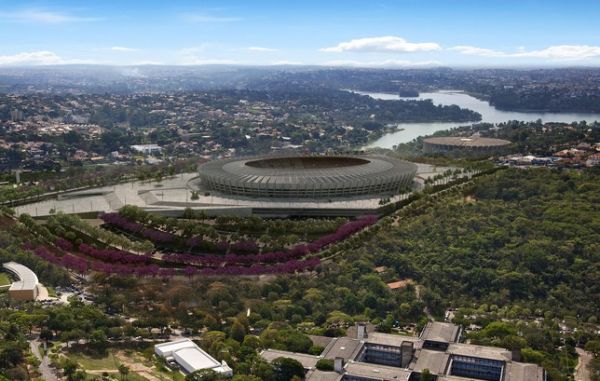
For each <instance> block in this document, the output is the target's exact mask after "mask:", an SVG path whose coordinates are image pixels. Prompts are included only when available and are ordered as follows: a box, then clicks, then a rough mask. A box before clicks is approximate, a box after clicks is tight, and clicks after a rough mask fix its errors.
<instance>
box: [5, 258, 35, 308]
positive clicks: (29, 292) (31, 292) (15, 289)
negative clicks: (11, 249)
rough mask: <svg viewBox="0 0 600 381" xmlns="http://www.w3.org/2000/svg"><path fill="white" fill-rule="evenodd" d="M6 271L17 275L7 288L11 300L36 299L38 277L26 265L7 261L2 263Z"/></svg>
mask: <svg viewBox="0 0 600 381" xmlns="http://www.w3.org/2000/svg"><path fill="white" fill-rule="evenodd" d="M2 267H4V269H5V270H6V271H8V272H9V273H11V274H12V275H13V276H15V277H17V279H18V280H17V281H16V282H13V283H12V284H11V286H10V288H9V289H8V296H9V297H10V298H11V299H12V300H36V299H37V297H38V294H39V282H38V278H37V276H36V275H35V273H34V272H33V271H31V270H30V269H29V268H28V267H26V266H23V265H22V264H19V263H17V262H7V263H5V264H3V265H2Z"/></svg>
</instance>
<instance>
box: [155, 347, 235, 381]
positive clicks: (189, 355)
mask: <svg viewBox="0 0 600 381" xmlns="http://www.w3.org/2000/svg"><path fill="white" fill-rule="evenodd" d="M154 353H155V354H156V355H157V356H159V357H162V358H164V359H165V360H166V361H167V363H171V364H173V363H175V364H177V366H179V368H181V370H182V371H183V373H186V374H189V373H194V372H196V371H198V370H202V369H211V370H213V371H215V372H217V373H220V374H222V375H224V376H228V377H231V376H232V375H233V371H232V370H231V368H230V367H229V366H228V365H227V363H226V362H225V361H222V362H218V361H217V360H215V359H214V358H213V357H212V356H211V355H209V354H208V353H206V352H204V351H203V350H202V349H201V348H200V347H199V346H197V345H196V344H195V343H194V342H193V341H192V340H189V339H181V340H176V341H170V342H168V343H163V344H157V345H155V346H154Z"/></svg>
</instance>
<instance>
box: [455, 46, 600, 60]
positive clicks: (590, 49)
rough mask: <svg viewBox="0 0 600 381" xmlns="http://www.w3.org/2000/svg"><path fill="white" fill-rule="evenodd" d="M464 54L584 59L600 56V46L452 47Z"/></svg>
mask: <svg viewBox="0 0 600 381" xmlns="http://www.w3.org/2000/svg"><path fill="white" fill-rule="evenodd" d="M449 50H454V51H457V52H460V53H462V54H467V55H473V56H482V57H509V58H510V57H513V58H520V57H524V58H527V57H529V58H546V59H553V60H583V59H586V58H594V57H600V46H590V45H555V46H549V47H547V48H545V49H540V50H530V51H528V50H526V49H525V48H524V47H519V48H518V49H517V52H514V53H510V52H502V51H498V50H492V49H485V48H478V47H475V46H468V45H459V46H455V47H452V48H450V49H449Z"/></svg>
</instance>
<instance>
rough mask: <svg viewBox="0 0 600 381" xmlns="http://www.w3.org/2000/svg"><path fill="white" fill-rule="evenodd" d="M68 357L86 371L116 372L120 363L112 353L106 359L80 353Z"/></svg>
mask: <svg viewBox="0 0 600 381" xmlns="http://www.w3.org/2000/svg"><path fill="white" fill-rule="evenodd" d="M67 357H68V358H70V359H71V360H75V361H77V362H78V363H79V365H81V367H82V368H84V369H86V370H100V369H114V370H115V371H116V370H117V367H118V366H119V362H118V361H117V359H116V358H115V357H114V356H113V354H112V353H111V352H108V354H107V355H106V356H104V357H95V356H94V357H93V356H88V355H83V354H80V353H77V354H75V353H69V354H68V355H67Z"/></svg>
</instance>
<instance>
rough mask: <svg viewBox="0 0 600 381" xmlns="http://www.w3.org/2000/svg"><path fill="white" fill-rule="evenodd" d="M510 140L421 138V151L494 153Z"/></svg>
mask: <svg viewBox="0 0 600 381" xmlns="http://www.w3.org/2000/svg"><path fill="white" fill-rule="evenodd" d="M509 144H510V141H508V140H504V139H494V138H482V137H479V136H472V137H462V136H443V137H434V138H426V139H423V152H425V153H436V152H438V153H444V152H471V153H482V154H483V153H494V152H501V151H502V150H503V149H505V148H507V146H508V145H509Z"/></svg>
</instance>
